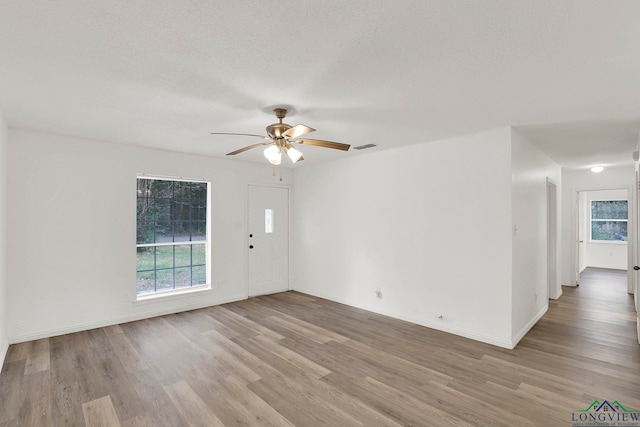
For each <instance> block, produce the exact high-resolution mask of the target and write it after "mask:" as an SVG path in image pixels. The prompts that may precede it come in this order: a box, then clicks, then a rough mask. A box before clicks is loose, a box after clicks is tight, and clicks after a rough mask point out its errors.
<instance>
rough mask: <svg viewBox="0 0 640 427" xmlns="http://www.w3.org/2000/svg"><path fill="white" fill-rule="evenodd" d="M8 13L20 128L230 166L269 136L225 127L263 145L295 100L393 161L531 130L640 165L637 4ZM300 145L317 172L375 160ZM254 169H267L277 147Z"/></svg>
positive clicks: (355, 3) (7, 87)
mask: <svg viewBox="0 0 640 427" xmlns="http://www.w3.org/2000/svg"><path fill="white" fill-rule="evenodd" d="M1 10H2V13H0V109H2V111H3V112H4V114H5V116H6V118H7V121H8V122H9V125H10V126H14V127H21V128H31V129H40V130H44V131H50V132H55V133H62V134H68V135H74V136H81V137H88V138H94V139H99V140H106V141H114V142H121V143H127V144H138V145H143V146H150V147H157V148H163V149H170V150H178V151H185V152H193V153H200V154H205V155H212V156H223V155H224V154H225V153H227V152H229V151H232V150H235V149H237V148H240V147H242V146H244V145H248V144H251V143H254V142H256V141H254V140H253V139H251V138H242V137H220V136H211V135H209V132H213V131H218V132H246V133H259V134H262V133H264V127H265V126H266V125H267V124H269V123H273V122H274V121H275V117H273V115H272V114H271V112H270V111H271V110H272V109H273V107H275V106H280V105H288V106H291V107H293V109H294V110H295V111H294V112H293V114H291V115H290V116H289V117H288V119H287V120H286V121H287V122H288V123H290V124H297V123H304V124H307V125H309V126H312V127H315V128H316V129H318V131H317V132H315V133H314V134H312V135H313V136H312V137H314V138H319V139H328V140H334V141H339V142H344V143H348V144H352V145H361V144H366V143H374V144H377V145H378V146H379V147H378V148H376V149H387V148H393V147H397V146H401V145H407V144H414V143H419V142H426V141H432V140H436V139H441V138H443V137H447V136H454V135H459V134H464V133H469V132H475V131H479V130H483V129H487V128H495V127H502V126H511V125H514V126H517V129H519V130H520V131H521V132H523V133H524V134H526V135H527V136H529V137H530V138H531V139H532V140H533V141H534V142H535V143H536V144H538V145H539V146H540V147H541V148H543V149H544V150H546V151H547V152H548V153H549V155H550V156H551V157H552V158H554V159H555V160H556V161H558V162H559V163H560V164H561V165H563V166H565V167H566V168H567V169H576V168H582V167H585V166H587V165H589V164H592V163H606V164H610V165H621V164H625V163H626V164H631V163H632V159H631V152H632V151H634V150H635V145H636V141H637V138H638V131H639V130H640V2H637V1H635V0H627V1H625V0H618V1H615V2H611V1H600V0H598V1H590V0H572V1H568V0H562V1H558V0H547V1H540V0H532V1H514V0H501V1H495V0H486V1H468V0H465V1H460V0H446V1H445V0H440V1H425V0H419V1H405V0H400V1H398V0H395V1H391V0H384V1H382V0H366V1H364V0H362V1H361V0H349V1H343V0H342V1H338V0H336V1H327V0H313V1H296V2H286V3H285V2H279V1H264V0H262V1H259V0H243V1H237V0H236V1H231V0H217V1H185V0H180V1H176V0H154V1H150V0H136V1H131V0H126V1H124V0H110V1H86V0H83V1H80V0H56V1H23V0H2V1H1ZM310 136H311V135H310ZM301 150H302V151H303V152H304V154H305V158H306V161H305V162H303V163H306V164H312V163H315V162H319V161H322V160H327V159H334V158H340V157H346V156H354V155H359V154H360V152H357V151H353V150H351V151H349V152H347V153H344V152H339V151H334V150H328V149H322V148H317V147H303V148H301ZM363 153H366V151H364V152H363ZM237 158H238V159H246V160H257V161H265V160H264V158H262V154H261V150H253V151H251V152H247V153H243V154H240V155H238V156H237ZM621 162H622V163H621ZM283 163H285V162H283Z"/></svg>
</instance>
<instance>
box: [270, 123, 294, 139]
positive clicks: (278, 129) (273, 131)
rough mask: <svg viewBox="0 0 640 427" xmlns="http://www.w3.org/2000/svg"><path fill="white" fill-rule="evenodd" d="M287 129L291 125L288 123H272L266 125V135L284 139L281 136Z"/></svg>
mask: <svg viewBox="0 0 640 427" xmlns="http://www.w3.org/2000/svg"><path fill="white" fill-rule="evenodd" d="M289 129H291V125H288V124H286V123H274V124H272V125H269V126H267V135H269V136H270V137H271V138H273V139H284V136H282V134H283V133H285V132H286V131H287V130H289Z"/></svg>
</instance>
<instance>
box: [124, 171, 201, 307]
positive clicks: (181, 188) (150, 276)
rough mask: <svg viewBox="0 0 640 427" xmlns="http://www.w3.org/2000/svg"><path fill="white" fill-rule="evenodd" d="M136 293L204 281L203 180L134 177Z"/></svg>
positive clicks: (164, 289)
mask: <svg viewBox="0 0 640 427" xmlns="http://www.w3.org/2000/svg"><path fill="white" fill-rule="evenodd" d="M137 190H138V191H137V196H138V206H137V216H136V220H137V233H136V234H137V238H136V247H137V268H136V270H137V282H136V290H137V293H138V295H140V294H147V293H153V292H161V291H167V290H174V289H183V288H189V287H192V286H197V285H204V284H206V283H207V277H206V276H207V273H206V272H207V257H206V253H207V246H206V245H207V183H206V182H194V181H174V180H166V179H153V178H138V189H137Z"/></svg>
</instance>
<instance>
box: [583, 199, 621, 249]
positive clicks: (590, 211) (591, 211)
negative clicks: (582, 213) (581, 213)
mask: <svg viewBox="0 0 640 427" xmlns="http://www.w3.org/2000/svg"><path fill="white" fill-rule="evenodd" d="M598 202H626V203H627V218H626V219H619V218H613V219H612V218H596V219H594V218H593V204H594V203H598ZM594 222H624V223H626V224H627V240H598V239H594V238H593V223H594ZM628 224H629V200H628V199H606V200H600V199H593V200H590V203H589V243H604V244H614V245H626V244H627V242H628V241H629V225H628Z"/></svg>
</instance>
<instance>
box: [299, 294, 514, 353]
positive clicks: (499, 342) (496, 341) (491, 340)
mask: <svg viewBox="0 0 640 427" xmlns="http://www.w3.org/2000/svg"><path fill="white" fill-rule="evenodd" d="M293 290H294V291H297V292H300V293H303V294H307V295H311V296H314V297H318V298H323V299H327V300H329V301H334V302H338V303H340V304H345V305H348V306H350V307H355V308H360V309H362V310H367V311H370V312H372V313H377V314H381V315H383V316H388V317H392V318H394V319H398V320H403V321H405V322H409V323H414V324H416V325H420V326H424V327H427V328H431V329H436V330H439V331H443V332H447V333H450V334H453V335H458V336H461V337H465V338H469V339H472V340H475V341H480V342H484V343H487V344H491V345H495V346H498V347H502V348H507V349H509V350H511V349H513V347H514V346H512V344H511V341H509V340H505V339H501V338H498V337H494V336H491V335H484V334H478V333H476V332H470V331H467V330H465V329H460V328H456V327H455V326H451V325H446V324H442V323H439V322H428V321H425V320H423V319H417V318H413V317H411V316H406V315H404V314H401V313H394V312H388V311H384V310H379V309H377V308H375V307H369V306H366V305H364V304H354V303H352V302H350V301H346V300H341V299H339V298H333V297H330V296H327V295H321V294H319V293H317V292H313V291H309V290H306V289H300V288H296V289H293Z"/></svg>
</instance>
